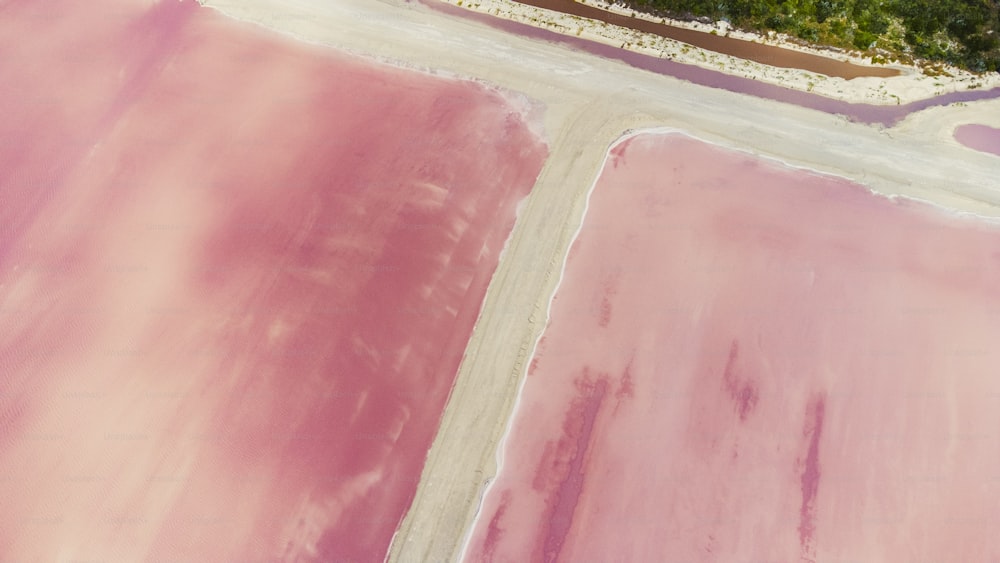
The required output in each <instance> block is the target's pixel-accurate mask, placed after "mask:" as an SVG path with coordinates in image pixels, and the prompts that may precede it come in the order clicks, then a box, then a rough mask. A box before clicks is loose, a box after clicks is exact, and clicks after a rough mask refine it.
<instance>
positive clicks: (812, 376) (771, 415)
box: [465, 134, 1000, 562]
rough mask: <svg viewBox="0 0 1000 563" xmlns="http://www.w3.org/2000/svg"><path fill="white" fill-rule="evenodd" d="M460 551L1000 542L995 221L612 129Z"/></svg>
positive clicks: (678, 139)
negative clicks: (618, 138) (495, 466)
mask: <svg viewBox="0 0 1000 563" xmlns="http://www.w3.org/2000/svg"><path fill="white" fill-rule="evenodd" d="M550 313H551V316H550V322H549V325H548V327H547V328H546V330H545V333H544V335H543V338H542V340H541V341H540V342H539V344H538V347H537V350H536V353H535V356H534V359H533V361H532V363H531V367H530V368H529V373H528V375H527V379H526V381H525V383H524V387H523V391H522V394H521V396H520V398H519V402H518V406H517V408H516V411H515V414H514V418H513V422H512V426H511V429H510V431H509V434H508V436H507V437H506V439H505V442H504V446H503V448H502V450H501V453H502V466H501V469H500V471H499V475H498V476H497V478H496V479H495V480H494V481H492V483H491V485H490V487H489V489H488V491H487V494H486V496H485V499H484V502H483V505H482V507H481V510H480V512H479V515H478V518H477V521H476V524H475V525H474V530H473V532H472V536H471V540H470V543H469V544H468V547H467V551H466V553H465V560H466V561H567V562H570V561H917V560H921V561H945V560H949V561H951V560H954V561H987V560H990V559H991V558H995V557H997V555H998V554H1000V538H998V536H997V535H996V534H995V533H993V530H995V529H997V525H998V524H1000V521H998V515H997V511H996V506H997V504H998V503H1000V436H998V431H1000V379H998V378H997V377H996V369H995V367H996V366H997V365H1000V352H998V351H997V347H996V345H995V343H996V340H997V337H998V335H1000V228H998V227H997V226H996V225H988V224H985V223H984V222H983V221H977V220H974V219H969V218H960V217H957V216H953V215H950V214H948V213H946V212H944V211H941V210H938V209H935V208H931V207H928V206H926V205H923V204H916V203H910V202H905V201H893V200H889V199H886V198H883V197H880V196H876V195H873V194H871V193H870V192H869V191H867V190H866V189H864V188H862V187H860V186H858V185H854V184H851V183H850V182H848V181H846V180H842V179H838V178H833V177H828V176H821V175H818V174H816V173H812V172H809V171H804V170H796V169H792V168H788V167H786V166H784V165H781V164H779V163H776V162H772V161H767V160H761V159H759V158H756V157H754V156H752V155H750V154H746V153H741V152H736V151H733V150H729V149H724V148H721V147H718V146H714V145H710V144H707V143H703V142H701V141H698V140H695V139H692V138H690V137H686V136H682V135H679V134H666V135H663V134H641V135H638V136H635V137H632V138H629V139H627V140H624V141H622V142H620V143H618V144H617V145H616V146H615V147H614V148H613V150H612V151H611V152H610V155H609V156H608V159H607V161H606V163H605V166H604V169H603V172H602V173H601V175H600V178H599V179H598V181H597V184H596V187H595V188H594V191H593V193H592V195H591V197H590V202H589V207H588V211H587V215H586V217H585V220H584V223H583V227H582V230H581V232H580V234H579V237H578V239H577V240H576V241H575V243H574V244H573V247H572V250H571V253H570V255H569V258H568V262H567V265H566V268H565V272H564V277H563V279H562V282H561V285H560V286H559V289H558V291H557V294H556V297H555V299H554V301H553V303H552V306H551V311H550Z"/></svg>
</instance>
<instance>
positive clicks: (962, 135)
mask: <svg viewBox="0 0 1000 563" xmlns="http://www.w3.org/2000/svg"><path fill="white" fill-rule="evenodd" d="M955 138H956V139H958V142H960V143H962V144H963V145H965V146H967V147H969V148H971V149H976V150H977V151H982V152H987V153H990V154H995V155H997V156H1000V129H997V128H996V127H990V126H988V125H979V124H968V125H962V126H959V127H958V128H956V129H955Z"/></svg>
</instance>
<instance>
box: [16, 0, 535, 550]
mask: <svg viewBox="0 0 1000 563" xmlns="http://www.w3.org/2000/svg"><path fill="white" fill-rule="evenodd" d="M0 11H2V13H3V17H2V18H0V52H5V53H18V56H16V57H13V58H6V59H5V61H4V63H3V64H0V193H2V194H3V205H0V226H2V230H0V448H2V451H3V455H2V456H0V507H2V508H0V560H3V561H265V560H266V561H275V560H282V561H302V560H315V561H348V560H349V561H366V562H367V561H379V562H380V561H382V560H383V558H384V556H385V553H386V550H387V548H388V545H389V542H390V540H391V537H392V535H393V533H394V532H395V530H396V527H397V525H398V523H399V521H400V520H401V519H402V518H403V515H404V513H405V510H406V509H407V507H408V506H409V504H410V502H411V499H412V498H413V495H414V494H415V490H416V486H417V482H418V480H419V477H420V472H421V469H422V467H423V463H424V458H425V456H426V453H427V450H428V448H429V446H430V443H431V440H432V439H433V437H434V434H435V432H436V430H437V427H438V423H439V419H440V417H441V413H442V410H443V408H444V404H445V401H446V399H447V396H448V392H449V390H450V389H451V387H452V384H453V381H454V378H455V376H456V373H457V368H458V365H459V362H460V360H461V357H462V354H463V352H464V349H465V346H466V342H467V340H468V338H469V336H470V334H471V330H472V327H473V324H474V322H475V318H476V316H477V314H478V312H479V308H480V305H481V302H482V300H483V297H484V295H485V291H486V286H487V284H488V282H489V280H490V277H491V275H492V273H493V271H494V269H495V267H496V264H497V261H498V256H499V253H500V251H501V249H502V247H503V244H504V242H505V240H506V239H507V236H508V234H509V232H510V230H511V228H512V225H513V222H514V218H515V210H516V206H517V204H518V202H519V201H520V200H522V199H523V198H524V197H525V196H526V195H527V193H528V192H529V190H530V189H531V186H532V185H533V183H534V181H535V178H536V177H537V175H538V173H539V171H540V169H541V165H542V162H543V161H544V158H545V156H546V152H547V150H546V147H545V145H544V144H543V143H542V142H541V141H540V140H539V138H538V137H536V136H535V134H534V133H532V131H531V129H530V128H529V122H531V121H534V120H535V119H537V116H532V117H530V118H529V117H526V112H528V111H529V110H531V107H530V105H529V104H527V103H526V102H524V101H523V100H520V99H518V98H517V97H514V96H508V95H505V94H501V93H499V92H497V91H494V90H491V89H488V88H486V87H484V86H481V85H477V84H473V83H470V82H460V81H454V80H444V79H439V78H435V77H432V76H430V75H426V74H420V73H416V72H409V71H403V70H401V69H396V68H392V67H388V66H382V65H377V64H374V63H372V62H369V61H365V60H361V59H356V58H349V57H347V56H345V55H341V54H337V53H334V52H331V51H326V50H322V49H318V48H312V47H306V46H304V45H299V44H296V43H294V42H292V41H290V40H288V39H287V38H282V37H280V36H279V35H277V34H270V33H266V32H264V31H262V30H259V29H257V28H253V27H251V26H248V25H244V24H239V23H237V22H234V21H232V20H229V19H227V18H224V17H222V16H221V15H218V14H217V13H215V12H213V11H210V10H208V9H204V8H200V7H198V5H197V4H196V3H195V2H191V1H187V2H177V1H175V0H171V1H164V2H159V3H142V2H125V1H120V2H119V1H115V0H99V1H97V2H96V3H94V2H88V3H79V2H70V1H66V0H56V1H52V2H44V3H42V2H15V3H6V4H5V5H4V6H3V7H2V8H0Z"/></svg>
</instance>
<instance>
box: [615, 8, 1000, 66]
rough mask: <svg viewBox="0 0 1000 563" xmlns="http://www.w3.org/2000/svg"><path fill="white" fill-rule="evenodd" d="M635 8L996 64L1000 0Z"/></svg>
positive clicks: (894, 55)
mask: <svg viewBox="0 0 1000 563" xmlns="http://www.w3.org/2000/svg"><path fill="white" fill-rule="evenodd" d="M624 4H625V5H627V6H629V7H631V8H633V9H636V10H638V11H643V12H649V13H653V14H657V15H662V16H669V17H672V18H680V19H695V18H710V19H712V20H725V21H728V22H729V23H730V24H732V25H733V26H734V27H736V28H739V29H745V30H751V31H758V32H764V31H770V30H773V31H776V32H779V33H787V34H788V35H791V36H794V37H798V38H799V39H802V40H804V41H808V42H810V43H816V44H822V45H829V46H833V47H840V48H847V49H858V50H860V51H864V52H866V53H869V54H871V55H872V56H873V57H876V58H878V57H887V58H890V59H895V60H902V61H906V62H912V61H914V60H916V61H921V60H922V61H935V62H945V63H948V64H952V65H955V66H958V67H961V68H965V69H968V70H971V71H974V72H996V71H1000V0H624Z"/></svg>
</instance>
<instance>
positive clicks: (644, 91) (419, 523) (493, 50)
mask: <svg viewBox="0 0 1000 563" xmlns="http://www.w3.org/2000/svg"><path fill="white" fill-rule="evenodd" d="M205 3H206V4H207V5H209V6H212V7H215V8H217V9H220V10H222V11H223V12H224V13H227V14H229V15H231V16H233V17H236V18H240V19H245V20H249V21H253V22H257V23H260V24H262V25H265V26H267V27H271V28H274V29H279V30H282V31H284V32H287V33H291V34H294V35H295V36H297V37H299V38H301V39H303V40H306V41H310V42H315V43H322V44H327V45H330V46H334V47H338V48H342V49H346V50H348V51H351V52H356V53H363V54H367V55H371V56H374V57H377V58H379V59H383V60H390V61H395V62H398V63H399V64H402V65H405V66H410V67H414V68H423V69H435V72H439V73H446V74H452V75H459V76H467V77H474V78H476V79H479V80H482V81H486V82H488V83H491V84H495V85H498V86H500V87H502V88H506V89H510V90H514V91H518V92H523V93H525V94H527V95H528V96H530V97H532V98H534V99H537V100H540V101H542V102H543V103H544V104H546V106H547V108H546V115H545V128H546V135H547V137H548V139H549V141H550V143H551V156H550V158H549V160H548V162H547V163H546V166H545V168H544V169H543V171H542V174H541V176H540V177H539V180H538V183H537V185H536V186H535V189H534V191H533V192H532V195H531V196H530V197H529V199H528V200H527V202H526V203H525V204H524V205H523V207H522V209H521V212H520V216H519V220H518V224H517V226H516V227H515V230H514V232H513V234H512V236H511V239H510V241H509V242H508V247H507V249H506V252H505V255H504V257H503V258H502V260H501V263H500V266H499V268H498V269H497V272H496V274H495V276H494V278H493V281H492V282H491V286H490V289H489V292H488V295H487V298H486V302H485V304H484V307H483V311H482V313H481V315H480V318H479V321H478V323H477V326H476V329H475V331H474V333H473V337H472V340H471V341H470V343H469V346H468V349H467V351H466V356H465V360H464V362H463V364H462V367H461V371H460V373H459V376H458V382H457V384H456V386H455V388H454V390H453V391H452V397H451V400H450V402H449V405H448V408H447V410H446V411H445V414H444V418H443V421H442V427H441V430H440V432H439V435H438V438H437V440H436V441H435V444H434V446H433V447H432V449H431V451H430V453H429V456H428V461H427V465H426V467H425V470H424V475H423V479H422V483H421V486H420V488H419V490H418V492H417V496H416V499H415V500H414V504H413V507H412V509H411V512H410V514H409V515H408V517H407V518H406V520H405V521H404V523H403V525H402V527H401V529H400V531H399V532H398V534H397V536H396V538H395V542H394V544H393V550H392V554H391V559H393V560H396V561H451V560H454V559H455V558H456V557H457V553H458V550H459V549H460V546H461V544H462V541H463V534H464V533H465V530H467V529H468V528H469V524H470V522H471V521H472V519H473V518H474V517H475V515H476V512H477V510H478V508H479V502H480V498H481V495H482V492H483V490H484V485H485V484H486V483H487V482H488V481H489V480H490V479H491V477H492V476H493V475H494V473H495V468H496V457H495V456H496V445H497V443H498V441H499V439H500V437H501V436H502V434H503V433H504V431H505V428H506V425H507V420H508V418H509V416H510V412H511V409H512V406H513V404H514V401H515V397H516V395H517V391H518V388H519V385H520V381H521V380H522V376H523V374H524V370H525V367H526V365H527V363H528V360H529V359H530V355H531V352H532V349H533V347H534V343H535V341H536V340H537V338H538V336H539V334H540V333H541V331H542V329H543V328H544V327H545V323H546V314H547V313H546V312H547V307H548V304H549V302H550V300H551V297H552V294H553V292H554V290H555V288H556V284H557V282H558V279H559V276H560V273H561V269H562V264H563V263H564V259H565V255H566V251H567V248H568V246H569V244H570V242H571V241H572V238H573V237H574V235H575V232H576V230H577V228H578V226H579V225H580V223H581V221H582V218H583V213H584V209H585V203H586V196H587V194H588V191H589V189H590V187H591V186H592V184H593V182H594V181H595V179H596V177H597V173H598V171H599V169H600V167H601V163H602V161H603V158H604V155H605V153H606V151H607V149H608V147H609V146H610V145H611V144H612V143H613V142H614V140H615V139H617V138H618V137H619V136H621V135H622V134H623V133H624V132H625V131H627V130H634V129H640V128H649V127H663V126H667V127H673V128H677V129H680V130H684V131H689V132H693V133H696V134H697V135H698V136H699V137H700V138H702V139H705V140H709V141H712V142H716V143H719V144H722V145H725V146H731V147H736V148H740V149H743V150H748V151H751V152H753V153H755V154H759V155H762V156H766V157H770V158H776V159H780V160H782V161H785V162H787V163H789V164H792V165H794V166H803V167H809V168H813V169H816V170H820V171H823V172H828V173H831V174H837V175H841V176H844V177H847V178H849V179H852V180H855V181H858V182H861V183H863V184H865V185H867V186H869V187H870V188H871V189H872V190H874V191H876V192H878V193H881V194H885V195H887V196H906V197H911V198H917V199H921V200H926V201H930V202H933V203H934V204H937V205H941V206H946V207H948V208H951V209H955V210H956V211H959V212H969V213H977V214H980V215H984V216H991V217H997V216H1000V207H997V204H1000V190H998V189H997V187H998V186H997V182H996V169H997V160H996V157H993V156H990V155H986V154H981V153H978V152H976V151H973V150H971V149H966V148H964V147H962V146H961V145H959V144H958V143H957V142H954V141H953V140H950V135H951V130H952V129H953V127H954V124H956V123H959V122H968V121H973V120H975V119H976V117H977V116H980V115H1000V100H994V101H989V102H974V103H969V104H967V105H965V106H960V107H945V108H933V109H930V110H926V111H924V112H922V113H921V114H919V115H914V116H911V118H909V119H907V120H905V121H904V122H903V123H902V124H900V125H899V126H898V127H895V128H892V129H882V128H877V127H869V126H865V125H860V124H856V123H849V122H847V121H846V120H845V119H843V118H841V117H838V116H834V115H827V114H824V113H820V112H817V111H813V110H808V109H804V108H799V107H795V106H789V105H786V104H781V103H778V102H772V101H768V100H761V99H758V98H754V97H751V96H745V95H739V94H734V93H731V92H726V91H723V90H716V89H711V88H705V87H701V86H697V85H693V84H690V83H687V82H683V81H680V80H676V79H673V78H670V77H664V76H659V75H655V74H652V73H649V72H645V71H641V70H637V69H634V68H631V67H628V66H626V65H624V64H622V63H618V62H615V61H608V60H603V59H598V58H595V57H592V56H590V55H587V54H584V53H577V52H574V51H572V50H569V49H566V48H563V47H560V46H556V45H551V44H547V43H543V42H538V41H532V40H527V39H523V38H520V37H512V36H509V35H507V34H504V33H502V32H499V31H496V30H493V29H491V28H487V27H485V26H482V25H478V24H474V23H471V22H468V21H462V20H455V19H449V18H447V17H444V16H442V15H440V14H437V13H432V12H429V11H428V10H426V9H424V8H422V7H420V6H419V5H414V4H404V3H402V2H400V3H395V2H373V1H371V0H338V1H337V2H335V3H331V2H325V1H321V0H209V1H207V2H205Z"/></svg>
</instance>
